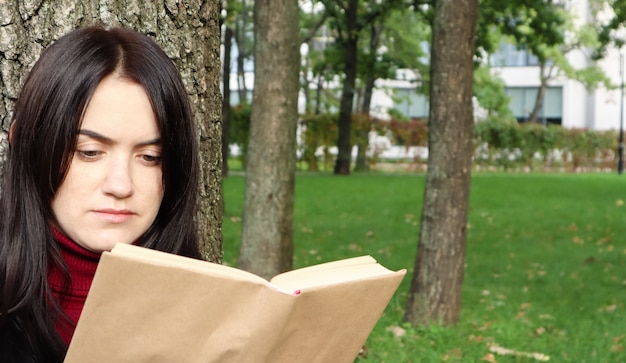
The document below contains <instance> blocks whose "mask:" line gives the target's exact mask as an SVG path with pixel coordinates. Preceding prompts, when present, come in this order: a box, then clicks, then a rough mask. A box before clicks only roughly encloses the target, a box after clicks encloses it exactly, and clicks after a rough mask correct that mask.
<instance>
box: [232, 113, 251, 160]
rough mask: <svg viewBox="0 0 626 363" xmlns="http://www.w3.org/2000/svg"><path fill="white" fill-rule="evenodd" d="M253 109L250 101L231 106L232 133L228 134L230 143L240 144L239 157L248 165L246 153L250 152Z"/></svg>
mask: <svg viewBox="0 0 626 363" xmlns="http://www.w3.org/2000/svg"><path fill="white" fill-rule="evenodd" d="M251 111H252V108H251V106H250V104H248V103H242V104H240V105H237V106H234V107H231V111H230V134H229V135H228V141H229V142H230V144H235V145H237V146H239V149H240V151H241V154H240V155H239V158H240V160H241V164H242V165H244V166H245V165H246V155H247V154H248V140H249V138H250V113H251Z"/></svg>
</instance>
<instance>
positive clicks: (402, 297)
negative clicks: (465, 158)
mask: <svg viewBox="0 0 626 363" xmlns="http://www.w3.org/2000/svg"><path fill="white" fill-rule="evenodd" d="M423 189H424V175H408V174H403V175H383V174H372V175H356V174H355V175H352V176H350V177H336V176H332V175H328V174H299V175H298V177H297V181H296V206H295V241H296V242H295V244H296V246H295V254H294V265H295V267H302V266H306V265H311V264H315V263H319V262H325V261H330V260H335V259H340V258H345V257H351V256H356V255H362V254H370V255H372V256H374V257H375V258H376V259H377V260H378V261H380V262H381V263H382V264H383V265H385V266H387V267H389V268H391V269H400V268H407V269H409V273H408V274H407V277H406V278H405V279H404V281H403V283H402V285H401V286H400V288H399V290H398V292H397V293H396V295H395V296H394V297H393V299H392V301H391V302H390V304H389V306H388V308H387V310H386V311H385V314H384V315H383V317H382V318H381V319H380V321H379V322H378V324H377V325H376V327H375V329H374V331H373V332H372V334H371V335H370V338H369V339H368V341H367V343H366V350H365V351H364V352H363V356H362V357H360V358H358V359H357V362H359V363H366V362H387V363H399V362H537V361H540V360H539V359H541V358H542V357H543V358H545V357H549V358H550V361H554V362H576V363H582V362H626V352H624V347H625V346H626V311H625V309H626V242H625V236H626V205H625V204H624V202H625V201H626V176H618V175H614V174H610V175H609V174H588V175H587V174H585V175H574V174H475V175H474V176H473V178H472V190H471V201H470V216H469V229H468V231H469V233H468V241H467V256H466V269H465V281H464V286H463V308H462V313H461V321H460V322H459V323H458V324H457V325H456V326H454V327H442V326H439V325H431V326H429V327H419V328H415V329H413V328H410V327H409V326H407V325H405V324H403V323H402V316H403V310H404V307H405V304H406V299H407V294H408V289H409V283H410V278H411V273H412V268H413V263H414V259H415V252H416V246H417V239H418V232H419V227H420V226H419V222H420V212H421V201H422V197H423ZM243 193H244V178H243V177H242V176H229V177H227V178H226V179H225V180H224V194H225V204H226V205H225V215H224V225H223V232H224V261H225V263H227V264H230V265H234V264H235V261H236V258H237V251H238V243H239V239H240V235H241V214H242V207H243ZM494 345H497V346H499V347H501V348H506V349H510V350H511V351H509V354H506V355H500V354H498V353H497V352H490V347H493V346H494ZM523 353H540V354H542V355H543V356H540V355H535V356H528V355H524V354H523Z"/></svg>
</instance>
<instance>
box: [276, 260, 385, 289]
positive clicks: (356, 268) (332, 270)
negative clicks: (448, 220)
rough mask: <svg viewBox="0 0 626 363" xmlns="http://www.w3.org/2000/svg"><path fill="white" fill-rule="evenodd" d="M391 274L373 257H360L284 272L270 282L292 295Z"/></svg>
mask: <svg viewBox="0 0 626 363" xmlns="http://www.w3.org/2000/svg"><path fill="white" fill-rule="evenodd" d="M393 273H394V271H391V270H389V269H387V268H386V267H384V266H382V265H380V264H378V263H377V262H376V260H375V259H374V258H373V257H371V256H361V257H354V258H348V259H345V260H339V261H334V262H328V263H322V264H319V265H315V266H310V267H304V268H301V269H297V270H293V271H289V272H285V273H282V274H280V275H276V276H274V277H273V278H272V279H271V280H270V282H271V283H272V284H273V285H276V286H278V287H279V288H280V289H281V290H282V291H286V292H292V293H293V292H295V291H299V290H300V291H301V290H305V289H310V288H313V287H319V286H329V285H335V284H340V283H344V282H348V281H356V280H364V279H367V278H370V277H375V276H383V275H391V274H393Z"/></svg>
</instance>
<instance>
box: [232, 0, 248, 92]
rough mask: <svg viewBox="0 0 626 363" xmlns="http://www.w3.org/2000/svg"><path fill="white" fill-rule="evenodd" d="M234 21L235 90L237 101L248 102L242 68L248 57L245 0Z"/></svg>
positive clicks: (246, 6)
mask: <svg viewBox="0 0 626 363" xmlns="http://www.w3.org/2000/svg"><path fill="white" fill-rule="evenodd" d="M237 18H238V19H237V21H236V22H235V40H236V41H237V90H238V91H239V92H238V93H239V103H240V104H242V103H247V102H248V87H247V86H246V71H245V69H244V65H245V61H246V58H247V57H248V47H247V36H248V34H247V29H248V4H247V0H241V11H240V12H239V16H238V17H237Z"/></svg>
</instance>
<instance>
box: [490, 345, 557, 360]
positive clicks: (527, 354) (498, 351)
mask: <svg viewBox="0 0 626 363" xmlns="http://www.w3.org/2000/svg"><path fill="white" fill-rule="evenodd" d="M489 351H490V352H493V353H496V354H498V355H514V356H520V357H528V358H532V359H535V360H538V361H542V362H546V361H549V360H550V357H549V356H547V355H545V354H543V353H535V352H520V351H517V350H513V349H507V348H503V347H500V346H498V345H496V344H493V345H491V346H490V347H489Z"/></svg>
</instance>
